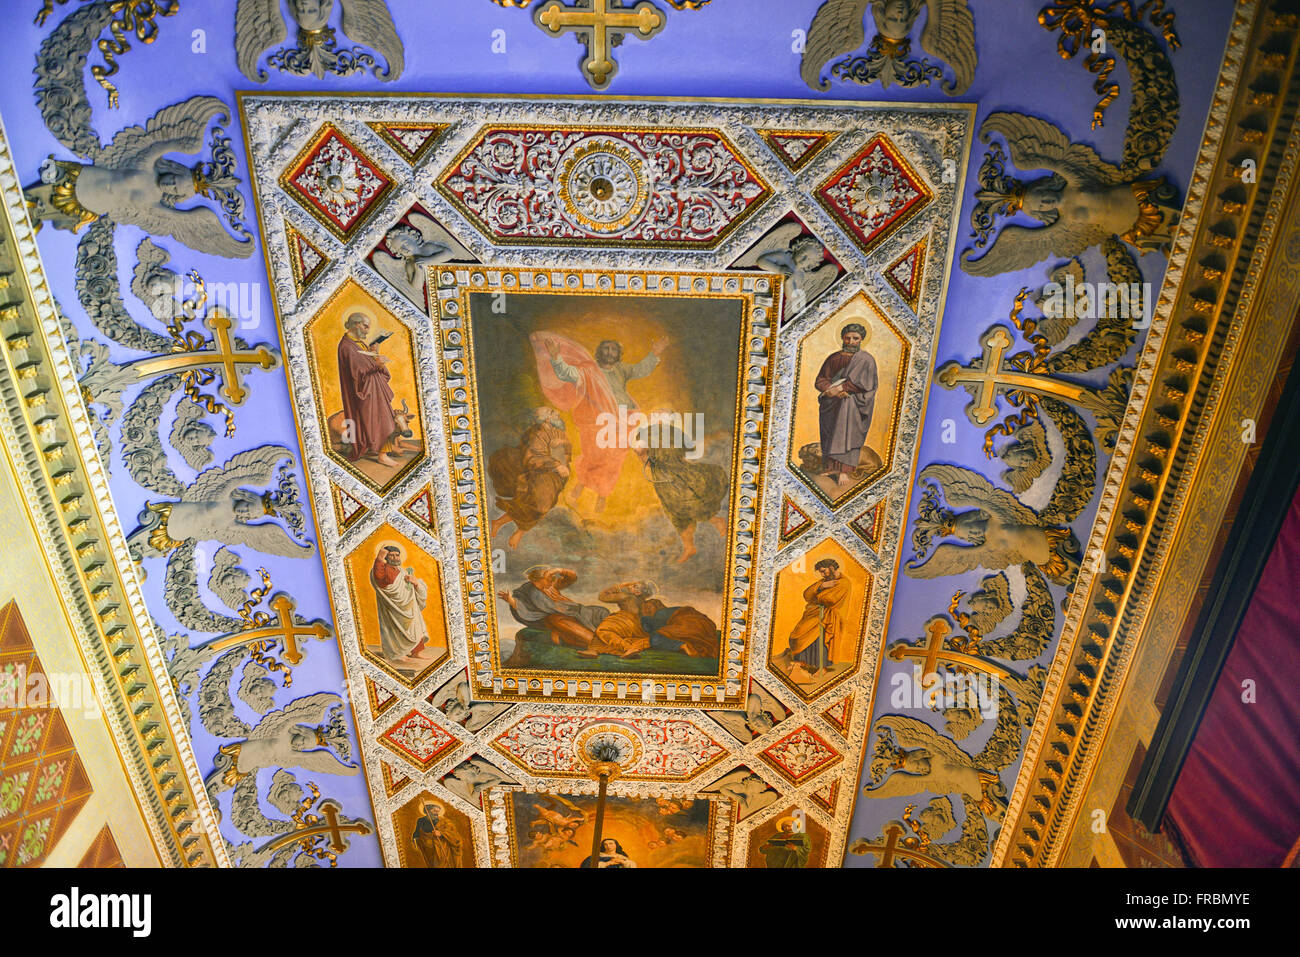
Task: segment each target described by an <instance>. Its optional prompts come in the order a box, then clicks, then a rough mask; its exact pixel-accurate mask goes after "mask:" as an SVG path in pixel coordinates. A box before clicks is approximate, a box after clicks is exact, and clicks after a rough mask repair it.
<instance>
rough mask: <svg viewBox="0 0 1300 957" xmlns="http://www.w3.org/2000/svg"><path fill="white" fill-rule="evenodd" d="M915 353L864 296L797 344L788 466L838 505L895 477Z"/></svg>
mask: <svg viewBox="0 0 1300 957" xmlns="http://www.w3.org/2000/svg"><path fill="white" fill-rule="evenodd" d="M910 352H911V346H910V344H909V343H908V341H907V339H906V338H905V337H904V335H903V333H902V332H901V331H900V330H899V329H898V327H896V326H895V325H894V324H893V323H892V322H890V320H889V317H888V316H886V315H885V314H884V312H882V311H881V310H880V309H879V308H877V307H876V305H875V303H873V302H872V301H871V300H870V299H868V298H867V296H866V294H865V293H861V292H860V293H858V294H857V295H856V296H854V297H853V298H852V299H850V300H849V301H848V302H846V303H845V304H844V306H843V307H842V308H840V309H839V310H837V311H836V312H835V313H834V314H833V315H831V316H829V317H828V318H827V319H826V320H825V321H824V322H822V323H821V324H820V325H818V326H817V327H816V328H815V329H813V330H812V331H811V332H809V333H808V334H807V335H806V336H804V337H803V339H801V340H800V341H799V359H798V364H797V366H796V372H795V385H794V389H795V394H794V413H793V415H792V416H791V423H790V454H789V461H788V464H789V467H790V470H791V471H792V472H794V474H795V475H797V476H798V477H799V478H800V479H801V480H802V481H803V483H804V484H805V485H807V486H808V487H809V488H810V489H812V490H813V491H814V492H815V493H817V495H818V496H819V497H820V498H822V499H823V500H824V501H825V502H826V503H827V504H828V505H830V506H831V507H832V508H837V507H838V506H839V505H841V504H842V503H844V502H847V501H848V500H849V499H851V498H852V497H853V496H855V495H857V494H858V493H859V492H861V491H862V490H863V489H865V488H866V487H867V486H868V485H870V484H871V483H872V482H875V481H876V480H878V479H880V478H882V477H883V476H885V475H887V474H888V473H889V469H890V468H891V466H892V463H893V458H894V437H895V433H896V432H897V429H898V416H899V413H900V411H901V409H902V400H903V389H904V386H905V384H906V380H907V369H908V358H909V355H910Z"/></svg>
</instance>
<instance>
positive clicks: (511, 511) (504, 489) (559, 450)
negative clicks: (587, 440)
mask: <svg viewBox="0 0 1300 957" xmlns="http://www.w3.org/2000/svg"><path fill="white" fill-rule="evenodd" d="M572 457H573V446H572V444H571V443H570V442H569V436H568V434H567V433H566V432H565V428H564V420H563V419H561V418H560V413H558V412H556V411H555V410H554V409H552V408H551V407H550V406H546V405H544V406H541V407H540V408H538V409H536V410H535V411H534V412H533V423H532V424H531V425H530V426H528V428H527V429H525V430H524V434H523V435H522V436H521V437H520V439H519V444H518V445H507V446H505V447H503V448H500V449H497V450H496V451H495V452H493V453H492V455H491V457H490V458H489V459H488V477H489V478H490V479H491V480H492V489H493V491H495V492H496V505H497V508H499V509H501V513H502V514H501V515H499V516H497V517H496V518H494V519H493V520H492V537H493V538H495V537H496V534H497V532H499V531H501V529H503V528H505V527H506V526H507V525H509V524H510V523H511V522H513V523H514V525H515V530H514V533H513V534H512V535H511V536H510V539H509V541H508V542H507V543H506V544H507V545H509V547H510V548H514V547H516V546H517V545H518V544H519V541H520V539H522V538H523V537H524V533H525V532H527V531H528V530H529V529H531V528H533V527H534V526H535V525H536V524H537V523H538V522H540V521H541V520H542V519H543V518H544V517H545V516H546V513H547V512H549V511H550V510H551V509H553V508H554V507H555V505H556V503H557V502H559V500H560V493H561V492H562V491H563V490H564V486H565V485H566V484H568V481H569V465H570V460H571V459H572Z"/></svg>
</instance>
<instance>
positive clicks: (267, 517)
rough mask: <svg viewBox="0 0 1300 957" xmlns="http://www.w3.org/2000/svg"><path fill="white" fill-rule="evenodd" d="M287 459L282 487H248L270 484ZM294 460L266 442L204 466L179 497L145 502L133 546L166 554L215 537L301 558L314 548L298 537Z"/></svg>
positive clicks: (299, 516)
mask: <svg viewBox="0 0 1300 957" xmlns="http://www.w3.org/2000/svg"><path fill="white" fill-rule="evenodd" d="M285 460H287V461H288V464H287V465H286V466H285V468H282V469H280V480H279V488H278V489H276V490H268V491H265V492H259V491H254V489H253V488H249V487H248V486H254V487H260V486H264V485H267V484H268V483H269V482H270V481H271V479H272V477H273V476H274V475H275V474H276V471H277V467H278V466H280V465H281V463H283V462H285ZM292 463H293V453H292V452H290V451H289V449H287V448H286V447H284V446H282V445H262V446H258V447H257V448H254V449H249V450H247V451H245V452H240V453H238V454H237V455H234V456H232V457H231V459H230V460H229V461H228V462H226V464H225V465H221V466H216V467H213V468H209V469H205V470H204V471H203V472H201V473H199V475H198V477H197V478H196V479H195V480H194V481H193V482H191V483H190V484H189V485H188V486H186V487H185V489H184V491H183V492H182V493H181V496H180V500H179V501H173V502H162V503H146V507H145V509H144V511H143V512H142V513H141V517H142V524H141V525H140V527H139V528H137V529H136V530H135V531H134V532H132V533H131V536H130V544H131V546H132V548H133V549H136V548H139V549H142V550H143V549H144V548H145V546H148V548H149V549H151V550H153V551H154V552H164V553H165V552H169V551H171V550H172V549H173V548H176V547H178V546H179V545H180V544H182V543H184V542H187V541H196V542H206V541H216V542H221V543H222V544H224V545H247V546H248V547H249V548H252V549H255V550H256V551H259V552H263V553H264V554H268V555H287V556H290V557H301V556H302V555H304V554H306V553H307V552H309V551H310V550H311V547H312V546H311V545H310V544H309V543H307V542H304V541H302V540H301V539H299V538H297V537H296V535H297V534H298V533H301V531H302V529H303V527H304V524H305V519H304V516H303V513H302V506H301V505H299V504H298V501H297V490H296V483H295V482H294V481H293V479H292V476H291V475H290V474H289V473H288V472H287V468H288V467H289V466H290V465H292ZM277 518H279V519H283V520H284V521H285V522H286V524H287V525H288V527H289V529H291V530H292V531H293V532H294V534H290V531H289V530H286V528H285V526H283V525H281V524H279V522H277V521H276V519H277Z"/></svg>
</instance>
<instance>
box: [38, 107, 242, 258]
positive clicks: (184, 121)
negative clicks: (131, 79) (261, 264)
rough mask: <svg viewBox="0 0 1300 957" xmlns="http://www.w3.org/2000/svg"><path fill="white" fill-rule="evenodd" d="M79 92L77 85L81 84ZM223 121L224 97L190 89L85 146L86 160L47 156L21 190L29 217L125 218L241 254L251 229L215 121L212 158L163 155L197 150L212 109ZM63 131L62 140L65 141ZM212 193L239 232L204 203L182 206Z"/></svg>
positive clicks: (63, 223)
mask: <svg viewBox="0 0 1300 957" xmlns="http://www.w3.org/2000/svg"><path fill="white" fill-rule="evenodd" d="M83 96H84V91H83ZM214 116H215V117H219V122H223V123H224V122H226V120H227V119H228V116H229V114H228V111H227V109H226V105H225V103H223V102H222V101H221V100H219V99H217V98H216V97H213V96H196V97H192V98H190V99H188V100H186V101H185V102H183V103H177V104H175V105H174V106H169V107H166V108H164V109H161V110H159V111H158V112H157V113H156V114H154V116H153V118H152V119H150V120H149V122H148V123H146V124H145V125H144V126H129V127H127V128H126V129H124V130H122V131H121V132H119V133H118V134H117V135H116V136H115V137H113V141H112V142H111V143H109V144H108V146H105V147H102V148H101V147H99V146H98V145H96V146H94V148H92V149H86V150H85V151H84V152H82V154H81V155H82V156H83V157H85V159H87V160H89V162H85V163H80V162H75V161H69V160H58V159H55V158H54V157H53V156H50V158H49V159H47V160H46V161H45V162H44V163H43V164H42V165H41V170H40V175H41V178H40V182H38V183H35V184H33V185H31V186H29V187H27V188H26V189H25V190H24V193H25V194H26V197H27V205H28V209H29V212H30V214H31V217H32V220H33V221H34V222H37V223H38V226H39V224H40V223H41V222H45V221H48V222H50V223H52V224H53V225H54V227H55V228H56V229H66V230H69V231H71V232H78V231H79V230H81V229H82V227H84V226H87V225H89V224H91V223H94V222H99V221H105V222H109V223H126V224H128V225H131V226H138V227H140V228H141V229H143V230H144V231H145V232H147V233H150V234H152V235H155V236H172V237H174V238H175V239H178V240H179V241H180V242H182V243H184V244H185V245H186V246H189V247H190V248H191V249H197V250H198V251H200V252H205V253H211V254H212V255H216V256H229V257H232V258H243V257H247V256H251V255H252V254H253V241H252V234H251V233H249V231H248V230H247V229H246V228H245V227H244V225H243V223H242V221H241V219H240V217H241V216H242V215H243V210H244V199H243V197H242V196H240V194H239V190H238V185H239V180H238V179H237V178H236V177H235V175H234V172H233V170H234V165H235V154H234V151H233V150H232V149H231V145H230V139H229V138H228V137H226V136H224V135H223V134H222V130H221V128H220V127H217V128H215V129H214V131H213V135H212V140H211V144H210V145H211V148H212V156H213V159H212V160H211V161H210V162H208V161H201V162H199V163H197V164H195V165H194V166H192V167H190V166H185V165H184V164H183V163H180V162H177V161H176V160H173V159H168V158H167V154H168V153H190V154H193V153H197V152H199V151H200V150H202V149H203V146H204V143H203V137H204V133H205V132H206V131H207V128H208V122H209V121H210V120H211V119H212V118H213V117H214ZM79 139H80V138H78V139H77V140H74V139H73V138H72V137H69V138H68V140H65V141H64V145H67V146H69V147H70V148H71V143H72V142H77V141H79ZM196 197H198V198H202V199H213V200H216V201H217V203H218V204H219V206H220V207H221V210H222V212H223V213H224V214H225V216H226V219H227V220H228V221H229V222H230V224H231V226H232V227H233V228H234V229H235V230H236V231H237V232H238V233H239V234H240V236H241V237H242V238H240V239H236V238H235V237H234V236H232V235H230V233H228V232H227V231H226V228H225V227H224V226H223V225H222V222H221V217H220V216H218V215H217V213H216V211H215V210H213V209H212V208H211V207H210V206H206V205H203V204H199V205H197V206H190V207H187V208H184V209H182V208H181V207H180V204H181V203H184V202H187V201H189V200H192V199H195V198H196Z"/></svg>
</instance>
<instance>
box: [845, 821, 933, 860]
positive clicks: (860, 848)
mask: <svg viewBox="0 0 1300 957" xmlns="http://www.w3.org/2000/svg"><path fill="white" fill-rule="evenodd" d="M902 836H903V829H902V828H901V827H899V826H898V825H897V824H891V825H889V827H887V828H885V833H884V834H882V835H881V837H883V838H884V839H885V841H884V843H880V842H875V843H872V842H868V841H855V842H854V844H853V846H852V847H851V848H849V850H851V851H852V852H853V853H854V854H875V855H877V856H878V857H879V858H880V860H879V861H877V863H876V867H893V866H894V858H896V857H901V858H904V859H905V860H909V861H911V862H912V863H914V864H916V865H918V866H920V867H947V866H948V865H947V864H946V863H945V862H943V861H941V860H939V858H937V857H931V856H930V855H929V854H923V853H921V852H920V851H915V850H912V849H911V848H909V847H900V846H899V844H898V839H899V838H900V837H902Z"/></svg>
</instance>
